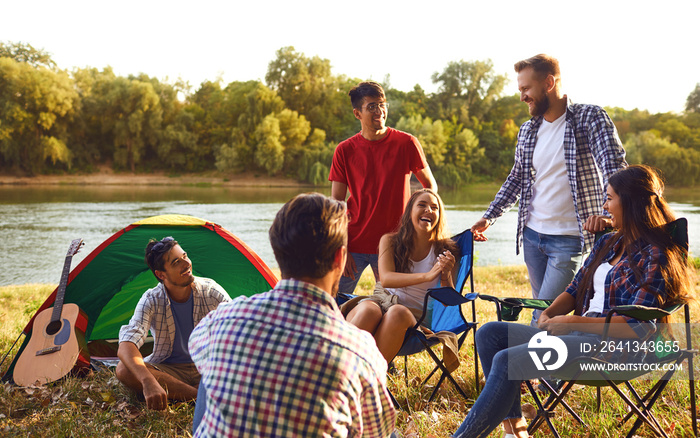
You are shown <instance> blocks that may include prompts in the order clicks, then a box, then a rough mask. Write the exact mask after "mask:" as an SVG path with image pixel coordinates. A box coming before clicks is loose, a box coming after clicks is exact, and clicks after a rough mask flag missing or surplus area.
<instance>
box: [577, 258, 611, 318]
mask: <svg viewBox="0 0 700 438" xmlns="http://www.w3.org/2000/svg"><path fill="white" fill-rule="evenodd" d="M611 269H612V265H611V264H610V263H601V264H600V265H599V266H598V269H596V270H595V273H594V274H593V297H592V298H591V301H590V302H589V303H588V309H587V310H586V313H584V314H583V315H584V316H586V315H587V314H588V313H589V312H596V313H603V307H604V306H605V279H606V278H607V276H608V273H609V272H610V270H611Z"/></svg>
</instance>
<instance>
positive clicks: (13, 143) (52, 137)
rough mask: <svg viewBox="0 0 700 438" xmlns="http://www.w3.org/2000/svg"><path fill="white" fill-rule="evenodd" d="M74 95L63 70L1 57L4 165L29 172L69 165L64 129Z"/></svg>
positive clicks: (0, 136)
mask: <svg viewBox="0 0 700 438" xmlns="http://www.w3.org/2000/svg"><path fill="white" fill-rule="evenodd" d="M76 100H77V93H76V91H75V90H74V89H73V87H72V83H71V81H70V78H69V77H68V75H67V74H66V73H65V72H55V71H52V70H48V69H46V68H45V67H34V66H32V65H30V64H28V63H25V62H17V61H15V60H14V59H12V58H8V57H4V58H0V102H2V104H1V105H0V157H2V161H3V162H4V163H6V166H8V167H14V168H17V169H21V170H24V171H26V172H28V173H30V174H36V173H41V172H43V171H45V170H46V169H47V168H49V167H54V166H56V165H61V166H65V167H66V168H70V166H71V151H70V150H69V149H68V147H67V146H66V139H67V133H66V130H67V120H68V118H69V117H70V116H71V115H72V113H73V111H74V106H75V103H76ZM49 162H50V163H51V164H50V165H49V164H48V163H49Z"/></svg>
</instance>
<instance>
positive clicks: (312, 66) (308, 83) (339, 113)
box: [265, 47, 358, 141]
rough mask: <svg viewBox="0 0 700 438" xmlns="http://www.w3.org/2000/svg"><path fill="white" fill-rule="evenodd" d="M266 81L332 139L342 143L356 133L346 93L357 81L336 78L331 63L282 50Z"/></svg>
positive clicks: (291, 50) (295, 109)
mask: <svg viewBox="0 0 700 438" xmlns="http://www.w3.org/2000/svg"><path fill="white" fill-rule="evenodd" d="M265 81H266V82H267V84H268V86H269V87H270V88H271V89H273V90H275V91H276V92H277V93H278V94H279V96H280V97H281V98H282V100H284V103H285V104H286V106H287V107H288V108H289V109H291V110H294V111H297V112H298V113H299V114H302V115H304V116H305V117H306V119H307V120H308V121H309V122H310V123H311V126H313V127H314V128H319V129H322V130H323V131H325V132H326V135H327V136H328V137H329V138H330V139H332V140H334V141H340V140H343V139H344V138H346V137H348V136H350V135H352V133H354V131H356V129H355V128H354V125H355V122H354V121H355V118H354V116H353V114H352V111H351V107H350V99H349V98H348V97H347V93H348V91H350V88H351V87H352V86H353V85H355V84H356V83H357V82H358V81H357V80H350V79H348V78H346V77H345V76H334V75H333V74H332V73H331V63H330V61H329V60H327V59H321V58H319V57H318V56H314V57H313V58H307V57H306V56H305V55H304V54H303V53H298V52H296V51H295V50H294V47H283V48H281V49H279V50H278V51H277V57H276V59H275V60H273V61H272V62H270V64H269V66H268V69H267V74H266V75H265ZM349 128H350V129H349Z"/></svg>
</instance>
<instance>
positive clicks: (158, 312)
mask: <svg viewBox="0 0 700 438" xmlns="http://www.w3.org/2000/svg"><path fill="white" fill-rule="evenodd" d="M146 264H147V265H148V267H149V268H151V271H153V275H155V276H156V278H157V279H158V281H159V282H160V283H159V284H158V285H157V286H156V287H154V288H152V289H149V290H147V291H146V292H145V293H144V294H143V296H142V297H141V299H140V300H139V303H138V304H137V305H136V310H135V311H134V316H132V317H131V320H130V321H129V324H128V325H125V326H122V328H121V330H120V331H119V350H118V351H117V355H118V356H119V364H118V365H117V371H116V373H117V379H119V381H120V382H122V383H123V384H124V385H126V386H127V387H129V388H131V389H133V390H134V391H136V392H137V393H139V394H143V397H144V398H145V400H146V406H147V407H148V408H149V409H155V410H164V409H165V408H166V407H167V406H168V400H194V399H195V398H197V387H198V385H199V381H200V379H201V376H200V374H199V372H198V371H197V368H196V367H195V366H194V364H193V363H192V358H191V357H190V353H189V350H188V349H187V342H188V340H189V338H190V334H191V333H192V330H193V329H194V327H195V326H196V325H197V324H198V323H199V321H201V319H202V318H204V316H205V315H206V314H207V313H209V312H210V311H212V310H214V309H216V307H217V306H218V305H219V303H221V302H223V301H231V298H230V297H229V295H228V294H227V293H226V291H225V290H224V289H223V288H222V287H221V286H219V285H218V284H217V283H216V282H215V281H214V280H211V279H208V278H200V277H195V276H194V275H192V262H191V261H190V259H189V258H188V257H187V253H186V252H185V251H184V250H183V249H182V248H181V247H180V245H179V244H178V243H177V241H175V240H174V239H173V238H172V237H166V238H164V239H163V240H161V241H157V240H151V241H150V242H148V246H146ZM149 329H150V331H151V333H152V334H153V339H154V343H153V344H154V345H153V354H151V355H150V356H148V357H146V358H144V357H143V355H142V354H141V352H140V351H139V348H140V347H141V346H142V345H143V343H144V341H145V339H146V336H147V335H148V331H149Z"/></svg>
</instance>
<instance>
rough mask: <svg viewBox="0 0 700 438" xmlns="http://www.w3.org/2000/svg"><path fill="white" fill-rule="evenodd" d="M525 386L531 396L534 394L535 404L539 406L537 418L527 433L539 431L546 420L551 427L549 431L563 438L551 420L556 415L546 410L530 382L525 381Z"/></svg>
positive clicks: (557, 437)
mask: <svg viewBox="0 0 700 438" xmlns="http://www.w3.org/2000/svg"><path fill="white" fill-rule="evenodd" d="M525 385H527V388H528V389H529V390H530V394H532V398H533V399H534V400H535V404H537V417H535V419H534V420H532V423H530V425H529V426H528V428H527V432H528V433H529V434H532V433H534V432H535V430H537V429H538V428H539V427H540V425H541V424H542V420H544V421H546V422H547V426H549V430H551V431H552V433H553V434H554V436H555V437H556V438H561V435H559V432H557V428H556V427H554V424H552V420H550V417H552V416H553V415H554V411H552V410H549V409H546V408H545V407H544V405H542V401H541V400H540V397H539V396H538V395H537V393H536V392H535V388H533V387H532V383H530V381H529V380H526V381H525Z"/></svg>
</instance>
